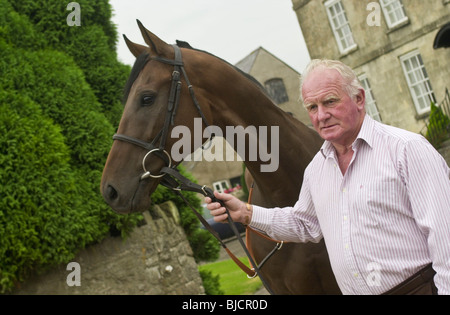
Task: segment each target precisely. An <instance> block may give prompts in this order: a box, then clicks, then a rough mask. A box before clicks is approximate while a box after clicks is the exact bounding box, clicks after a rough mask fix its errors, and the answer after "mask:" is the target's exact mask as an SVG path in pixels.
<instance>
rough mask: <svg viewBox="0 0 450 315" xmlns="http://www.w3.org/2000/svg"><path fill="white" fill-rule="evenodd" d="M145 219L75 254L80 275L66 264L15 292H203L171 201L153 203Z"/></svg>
mask: <svg viewBox="0 0 450 315" xmlns="http://www.w3.org/2000/svg"><path fill="white" fill-rule="evenodd" d="M144 219H145V220H144V225H142V226H140V227H137V228H135V229H134V231H133V232H132V233H131V235H130V236H129V237H128V238H126V239H125V240H124V239H122V238H120V237H108V238H106V239H105V240H103V241H102V242H101V243H99V244H97V245H94V246H90V247H88V248H86V249H85V250H83V251H81V252H80V253H79V254H78V255H76V257H75V258H74V259H73V262H76V263H78V264H79V277H78V279H77V275H76V274H75V272H76V271H77V269H76V268H74V267H71V268H68V269H69V270H66V269H67V267H68V266H67V265H66V264H64V265H61V266H59V267H57V268H55V269H53V270H51V271H49V272H48V273H46V274H43V275H40V276H34V277H32V278H31V279H29V280H28V281H26V282H25V283H23V284H21V286H20V288H19V289H16V290H15V291H14V292H13V294H64V295H68V294H161V295H163V294H164V295H166V294H187V295H196V294H204V289H203V286H202V281H201V278H200V275H199V272H198V269H197V264H196V262H195V260H194V258H193V253H192V250H191V247H190V245H189V242H188V241H187V239H186V235H185V233H184V230H183V228H182V227H181V226H180V225H179V223H180V218H179V215H178V210H177V209H176V207H175V205H174V204H173V203H172V202H166V203H164V204H161V205H159V206H158V205H156V206H153V207H152V209H151V210H150V211H149V212H148V211H147V212H144ZM76 280H79V281H80V285H79V286H77V285H73V284H74V283H75V281H76ZM68 283H69V284H72V286H70V285H69V284H68Z"/></svg>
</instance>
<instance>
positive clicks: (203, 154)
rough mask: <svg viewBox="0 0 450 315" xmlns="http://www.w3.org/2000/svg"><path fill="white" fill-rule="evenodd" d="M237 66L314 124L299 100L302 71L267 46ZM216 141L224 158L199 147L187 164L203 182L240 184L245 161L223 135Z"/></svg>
mask: <svg viewBox="0 0 450 315" xmlns="http://www.w3.org/2000/svg"><path fill="white" fill-rule="evenodd" d="M235 66H236V67H238V68H239V69H241V70H242V71H244V72H246V73H248V74H250V75H252V76H253V77H254V78H255V79H256V80H258V82H259V83H261V84H262V85H263V86H264V87H265V88H266V90H267V91H268V93H269V95H270V96H271V97H272V99H273V101H274V103H275V104H277V106H279V107H280V108H281V109H283V110H284V111H286V112H289V113H291V114H292V115H293V116H294V117H295V118H297V119H299V120H300V121H302V122H303V123H304V124H306V125H311V122H310V120H309V117H308V114H307V112H306V110H305V109H304V108H303V106H301V105H300V103H299V97H300V94H299V93H300V92H299V80H300V74H299V73H298V72H297V71H295V70H294V69H293V68H292V67H290V66H289V65H287V64H286V63H285V62H283V61H282V60H280V59H279V58H277V57H276V56H274V55H273V54H271V53H270V52H268V51H267V50H266V49H264V48H263V47H259V48H257V49H256V50H254V51H253V52H251V53H250V54H249V55H248V56H246V57H245V58H243V59H242V60H241V61H239V62H238V63H237V64H236V65H235ZM213 141H214V143H213V145H212V146H213V147H214V148H215V149H216V150H222V152H221V153H219V154H217V153H216V152H215V153H214V155H215V156H218V155H219V156H220V155H222V154H223V161H217V160H214V161H212V162H208V161H209V160H211V157H210V154H211V153H210V152H209V150H201V149H198V150H197V151H196V152H194V154H193V155H192V157H191V160H192V161H189V162H183V165H185V166H186V168H187V170H188V171H190V172H191V173H192V174H193V175H194V177H195V178H196V179H197V181H198V182H199V183H201V184H206V185H207V186H208V187H211V188H214V189H215V190H218V191H224V190H226V189H230V188H233V187H235V186H236V185H238V184H240V181H241V175H242V173H243V165H242V163H243V162H242V159H240V158H239V157H238V156H237V155H236V154H235V152H234V151H233V149H232V148H231V147H230V146H229V145H228V143H227V142H226V141H224V139H223V138H218V137H216V138H214V140H213ZM227 152H228V154H227ZM200 160H201V161H200Z"/></svg>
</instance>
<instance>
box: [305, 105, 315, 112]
mask: <svg viewBox="0 0 450 315" xmlns="http://www.w3.org/2000/svg"><path fill="white" fill-rule="evenodd" d="M307 109H308V111H309V112H315V111H316V110H317V105H309V106H308V107H307Z"/></svg>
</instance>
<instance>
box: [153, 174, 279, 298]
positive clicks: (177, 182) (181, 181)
mask: <svg viewBox="0 0 450 315" xmlns="http://www.w3.org/2000/svg"><path fill="white" fill-rule="evenodd" d="M162 173H165V174H166V175H168V177H166V176H164V177H163V180H162V181H161V184H162V185H163V186H165V187H167V188H170V189H172V190H173V191H174V192H175V193H176V194H177V195H178V196H180V198H181V199H183V201H184V202H185V203H186V204H187V205H188V206H189V207H190V208H191V210H192V211H193V212H194V214H195V215H196V216H197V218H198V219H199V220H200V222H202V224H203V225H204V226H205V228H206V229H207V230H208V231H209V232H210V233H211V234H212V235H213V236H214V237H215V238H216V239H217V240H218V241H219V243H220V245H221V246H222V247H223V248H224V249H225V251H226V252H227V254H228V255H229V256H230V258H231V259H232V260H233V261H234V262H235V263H236V264H237V265H238V266H239V267H240V268H241V269H242V270H243V271H244V272H245V273H246V274H247V275H248V276H251V277H254V276H255V274H257V275H258V276H259V278H260V279H261V282H262V284H263V285H264V287H265V288H266V289H267V291H268V292H269V294H272V295H273V294H274V293H273V291H272V290H271V289H270V287H269V285H268V284H267V282H266V280H265V279H264V277H263V276H262V275H261V273H260V272H259V268H258V267H256V268H255V267H253V268H254V269H253V270H252V269H250V268H248V267H247V266H246V265H245V264H243V263H242V262H241V261H240V260H239V259H238V258H237V257H236V256H235V255H234V254H233V253H232V252H231V251H230V250H229V249H228V248H227V246H226V244H225V243H224V242H223V241H222V239H221V238H220V236H219V234H218V233H217V232H216V231H215V230H214V229H213V228H212V227H211V226H210V225H209V224H208V222H207V221H206V220H205V219H204V218H203V216H202V215H201V214H200V213H199V212H198V211H197V210H196V209H195V208H194V207H193V206H192V205H191V204H190V203H189V201H188V200H187V199H186V198H185V197H184V196H183V194H182V193H181V191H183V190H186V191H193V192H197V193H200V194H202V195H203V196H205V197H209V198H211V200H212V201H213V202H219V203H220V204H221V206H222V207H224V208H225V211H226V213H227V215H228V218H227V221H228V224H229V225H230V228H231V230H232V231H233V233H234V235H235V236H236V237H237V239H238V241H239V243H240V245H241V246H242V249H243V250H244V252H245V254H246V256H247V258H248V260H249V262H250V264H251V265H252V266H257V264H256V263H255V261H254V260H253V257H252V255H250V253H249V251H248V249H247V247H246V246H245V244H244V241H243V240H242V237H241V235H240V233H239V231H238V230H237V228H236V225H235V223H234V221H233V220H232V219H231V215H230V212H229V210H228V208H227V207H226V206H225V204H224V202H223V201H222V200H220V199H217V198H216V197H215V196H214V193H213V191H212V190H211V189H210V188H208V187H206V186H200V185H198V184H196V183H193V182H192V181H190V180H189V179H187V178H186V177H184V176H183V175H181V174H180V173H179V172H178V171H177V170H176V169H174V168H171V167H163V168H162V169H161V174H162ZM175 178H176V179H175Z"/></svg>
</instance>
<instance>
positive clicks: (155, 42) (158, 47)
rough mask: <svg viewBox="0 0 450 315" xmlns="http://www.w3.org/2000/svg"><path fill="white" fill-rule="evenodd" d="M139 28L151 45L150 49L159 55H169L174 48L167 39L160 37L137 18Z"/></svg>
mask: <svg viewBox="0 0 450 315" xmlns="http://www.w3.org/2000/svg"><path fill="white" fill-rule="evenodd" d="M136 21H137V23H138V25H139V29H140V30H141V33H142V37H144V40H145V42H146V43H147V45H148V46H149V47H150V50H151V51H152V53H154V54H156V55H158V56H164V55H165V56H167V55H168V54H169V53H170V52H171V51H172V50H171V47H170V45H169V44H167V43H166V42H165V41H163V40H162V39H160V38H159V37H158V36H156V35H155V34H153V33H152V32H150V31H149V30H148V29H146V28H145V27H144V25H142V23H141V21H139V20H136Z"/></svg>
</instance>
